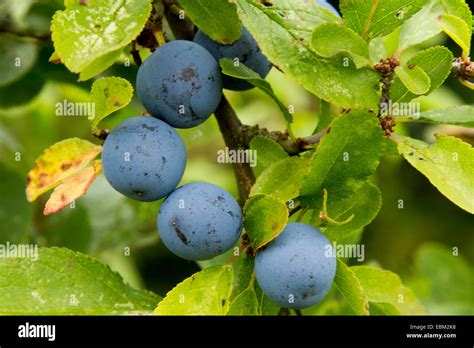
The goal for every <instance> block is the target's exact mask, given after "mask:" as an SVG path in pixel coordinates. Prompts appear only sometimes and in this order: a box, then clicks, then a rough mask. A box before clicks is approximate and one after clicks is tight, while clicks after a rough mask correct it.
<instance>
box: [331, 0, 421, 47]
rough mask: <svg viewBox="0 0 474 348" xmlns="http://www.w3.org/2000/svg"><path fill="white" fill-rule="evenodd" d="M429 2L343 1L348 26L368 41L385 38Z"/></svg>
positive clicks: (415, 0) (402, 0) (392, 0)
mask: <svg viewBox="0 0 474 348" xmlns="http://www.w3.org/2000/svg"><path fill="white" fill-rule="evenodd" d="M427 1H428V0H382V1H381V0H342V1H341V2H340V8H341V12H342V15H343V17H344V20H345V21H346V23H347V26H348V27H349V28H351V29H353V30H354V31H355V32H357V33H359V34H360V35H361V36H362V37H364V38H365V39H366V40H367V41H370V40H372V39H373V38H375V37H377V36H385V35H387V34H390V33H391V32H392V31H394V30H395V29H396V28H397V27H399V26H400V25H402V24H403V23H404V22H405V21H406V20H408V19H409V18H410V17H411V16H413V15H414V14H415V13H417V12H418V11H419V10H420V9H421V8H422V7H423V6H424V5H425V4H426V3H427Z"/></svg>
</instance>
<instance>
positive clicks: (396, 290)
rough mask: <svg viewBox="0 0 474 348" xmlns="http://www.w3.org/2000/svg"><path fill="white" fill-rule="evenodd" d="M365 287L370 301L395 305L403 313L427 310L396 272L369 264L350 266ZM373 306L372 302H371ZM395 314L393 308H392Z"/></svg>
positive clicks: (419, 312) (408, 313)
mask: <svg viewBox="0 0 474 348" xmlns="http://www.w3.org/2000/svg"><path fill="white" fill-rule="evenodd" d="M350 269H351V270H352V271H353V272H354V274H355V276H356V277H357V278H358V279H359V282H360V284H361V286H362V288H363V289H364V293H365V296H366V297H367V300H368V301H369V302H370V303H374V302H375V303H377V304H379V306H378V309H379V310H380V308H383V306H380V303H388V304H391V305H393V306H394V307H395V308H396V309H397V310H398V311H399V312H400V314H402V315H410V314H424V313H425V310H424V308H423V306H422V305H421V303H420V302H419V301H418V299H417V298H416V296H415V295H414V294H413V292H412V291H411V290H410V289H409V288H407V287H406V286H404V285H403V284H402V282H401V280H400V278H399V277H398V275H396V274H395V273H392V272H390V271H386V270H383V269H379V268H374V267H368V266H353V267H351V268H350ZM371 306H372V304H371ZM390 312H392V313H386V314H393V310H390ZM371 314H372V313H371Z"/></svg>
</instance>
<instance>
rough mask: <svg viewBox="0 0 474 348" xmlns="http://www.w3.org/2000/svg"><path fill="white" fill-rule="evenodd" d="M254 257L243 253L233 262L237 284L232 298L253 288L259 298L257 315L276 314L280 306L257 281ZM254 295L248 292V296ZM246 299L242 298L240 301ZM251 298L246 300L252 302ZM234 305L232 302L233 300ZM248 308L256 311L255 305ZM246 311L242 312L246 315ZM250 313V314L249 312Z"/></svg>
mask: <svg viewBox="0 0 474 348" xmlns="http://www.w3.org/2000/svg"><path fill="white" fill-rule="evenodd" d="M254 264H255V262H254V258H253V257H250V256H249V255H248V254H247V253H242V254H240V256H239V257H238V258H237V260H236V261H235V262H234V263H233V267H234V273H235V286H234V290H233V293H232V298H233V299H236V298H237V296H238V295H239V294H241V293H242V292H244V291H246V290H247V289H249V288H252V289H253V290H254V292H255V296H256V298H257V303H258V307H257V313H256V314H257V315H276V314H277V313H278V311H279V310H280V306H279V305H277V304H276V303H274V302H273V301H272V300H270V299H269V298H268V296H267V295H265V294H264V293H263V291H262V290H261V289H260V287H259V286H258V283H257V282H255V278H254V275H253V273H254ZM251 296H253V295H252V294H249V293H247V295H246V298H248V297H251ZM241 301H244V299H242V298H241V299H240V300H239V302H241ZM251 301H253V300H251V299H250V300H249V301H246V302H251ZM231 306H232V302H231ZM246 308H247V309H251V312H252V313H254V309H253V306H247V307H246ZM244 314H245V313H242V315H244ZM249 315H250V314H249Z"/></svg>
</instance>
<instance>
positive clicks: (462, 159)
mask: <svg viewBox="0 0 474 348" xmlns="http://www.w3.org/2000/svg"><path fill="white" fill-rule="evenodd" d="M395 139H396V140H397V142H398V151H399V152H400V154H402V155H403V157H405V159H406V160H407V161H408V162H409V163H410V164H411V165H412V166H413V167H415V168H416V169H417V170H418V171H420V172H421V173H422V174H423V175H425V176H426V177H427V178H428V179H429V180H430V181H431V183H432V184H433V185H434V186H435V187H436V188H437V189H438V190H439V191H440V192H441V193H442V194H443V195H445V196H446V197H447V198H448V199H449V200H451V201H452V202H453V203H454V204H456V205H458V206H459V207H461V208H463V209H464V210H467V211H468V212H470V213H471V214H474V199H473V197H474V149H473V148H472V146H470V145H469V144H467V143H464V142H462V141H461V140H460V139H458V138H455V137H450V136H447V135H443V134H438V135H437V136H436V142H435V143H434V144H432V145H429V144H427V143H425V142H423V141H420V140H415V139H412V138H409V137H404V136H401V135H396V137H395Z"/></svg>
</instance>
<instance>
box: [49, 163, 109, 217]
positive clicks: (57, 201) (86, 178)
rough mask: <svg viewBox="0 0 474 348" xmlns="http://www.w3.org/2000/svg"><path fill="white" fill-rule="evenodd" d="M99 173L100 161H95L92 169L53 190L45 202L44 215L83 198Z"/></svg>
mask: <svg viewBox="0 0 474 348" xmlns="http://www.w3.org/2000/svg"><path fill="white" fill-rule="evenodd" d="M101 171H102V164H101V161H100V160H96V161H94V164H93V166H92V167H87V168H85V169H84V170H82V171H81V172H79V173H78V174H75V175H73V176H71V177H70V178H68V179H66V180H64V181H63V183H62V184H61V185H59V186H58V187H56V188H55V189H54V191H53V193H52V194H51V197H49V200H48V201H47V202H46V206H45V207H44V212H43V213H44V215H50V214H54V213H57V212H58V211H60V210H62V209H63V208H64V207H65V206H66V205H68V204H69V203H71V202H72V201H74V200H75V199H77V198H79V197H81V196H83V195H84V194H85V193H86V192H87V189H88V188H89V186H90V185H91V184H92V183H93V182H94V179H95V178H96V177H97V175H99V174H100V172H101Z"/></svg>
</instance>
